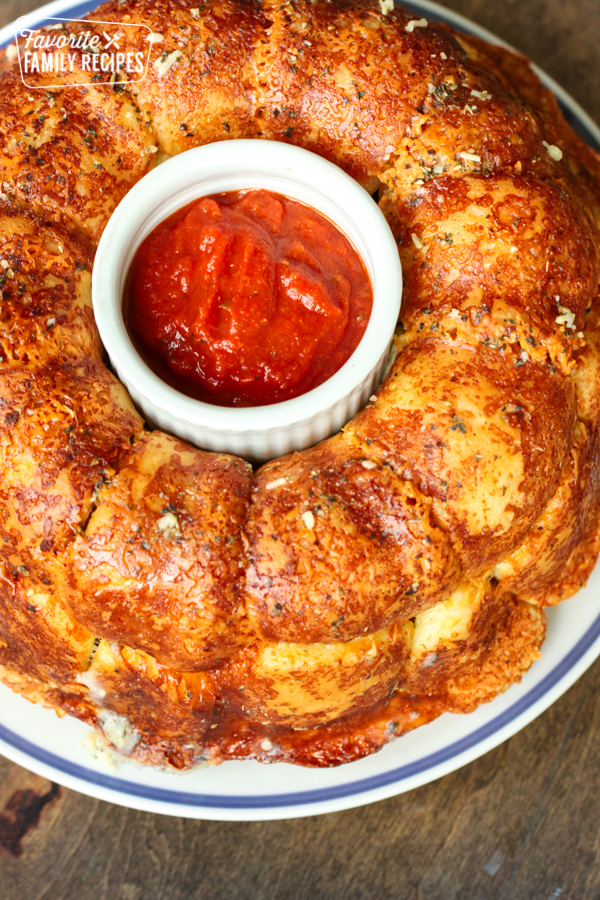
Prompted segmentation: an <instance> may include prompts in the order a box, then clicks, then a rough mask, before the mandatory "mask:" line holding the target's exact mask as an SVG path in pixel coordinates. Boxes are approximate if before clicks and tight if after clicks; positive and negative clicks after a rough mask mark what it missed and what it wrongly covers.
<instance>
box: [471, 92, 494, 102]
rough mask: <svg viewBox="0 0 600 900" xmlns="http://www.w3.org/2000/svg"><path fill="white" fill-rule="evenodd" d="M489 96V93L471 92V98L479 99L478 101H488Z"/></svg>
mask: <svg viewBox="0 0 600 900" xmlns="http://www.w3.org/2000/svg"><path fill="white" fill-rule="evenodd" d="M489 96H490V95H489V94H488V92H487V91H471V97H477V99H478V100H487V99H488V97H489Z"/></svg>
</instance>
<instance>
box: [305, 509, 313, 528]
mask: <svg viewBox="0 0 600 900" xmlns="http://www.w3.org/2000/svg"><path fill="white" fill-rule="evenodd" d="M302 521H303V522H304V524H305V525H306V527H307V528H308V530H309V531H312V530H313V528H314V527H315V517H314V516H313V514H312V513H311V512H310V510H309V511H308V512H305V513H302Z"/></svg>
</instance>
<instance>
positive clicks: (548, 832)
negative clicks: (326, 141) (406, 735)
mask: <svg viewBox="0 0 600 900" xmlns="http://www.w3.org/2000/svg"><path fill="white" fill-rule="evenodd" d="M37 5H39V0H3V2H2V5H1V7H0V22H1V23H2V24H4V23H5V22H8V21H10V20H11V19H14V18H16V17H17V16H18V15H22V14H23V13H24V12H27V11H28V10H29V9H33V8H34V7H35V6H37ZM445 5H447V6H449V7H452V8H453V9H455V10H457V11H459V12H461V13H463V14H465V15H467V16H469V17H470V18H472V19H473V20H475V21H476V22H479V23H481V24H482V25H485V26H486V27H488V28H489V29H491V30H492V31H494V32H495V33H496V34H498V35H500V36H501V37H503V38H505V39H506V40H508V41H509V42H510V43H512V44H513V45H514V46H516V47H518V48H520V49H521V50H522V51H524V52H525V53H526V54H527V55H528V56H530V57H531V59H533V60H534V61H535V62H537V63H539V64H540V65H541V66H542V67H543V68H545V69H546V71H548V72H549V73H551V74H552V75H553V76H554V77H555V78H556V79H557V80H558V81H559V82H560V83H561V84H563V85H564V86H565V87H566V89H567V90H568V91H570V92H571V94H572V95H573V96H574V97H575V98H576V99H577V100H578V101H579V102H580V103H581V104H582V106H583V107H584V108H585V109H586V110H587V111H588V112H589V113H590V114H591V115H592V116H594V117H595V118H596V120H600V78H599V75H600V2H599V0H445ZM599 728H600V662H598V663H597V664H596V665H595V666H594V667H593V668H592V669H591V670H590V671H589V672H588V673H587V674H586V675H585V676H584V677H583V678H582V679H581V680H580V681H579V682H578V683H577V684H576V685H575V686H574V687H573V688H572V689H571V690H570V691H569V692H568V693H567V694H566V695H565V696H564V697H563V698H562V699H561V700H560V701H559V702H558V703H556V704H555V705H554V706H553V707H552V708H551V709H550V710H548V712H546V713H545V714H544V715H543V716H541V717H540V718H539V719H538V720H537V721H536V722H534V723H533V724H532V725H530V726H529V727H528V728H526V729H525V730H524V731H523V732H521V733H520V734H518V735H516V736H515V737H514V738H512V739H511V740H510V741H508V742H507V743H505V744H504V745H503V746H501V747H499V748H498V749H496V750H494V751H492V752H491V753H488V754H487V756H484V757H483V758H482V759H479V760H477V761H476V762H474V763H472V764H471V765H470V766H467V767H466V768H464V769H462V770H460V771H459V772H455V773H454V774H452V775H448V776H447V777H446V778H443V779H441V780H440V781H437V782H435V783H434V784H430V785H427V786H426V787H423V788H420V789H419V790H416V791H413V792H412V793H409V794H404V795H402V796H400V797H396V798H394V799H392V800H387V801H384V802H382V803H377V804H375V805H372V806H369V807H365V808H362V809H357V810H352V811H350V812H345V813H337V814H334V815H329V816H321V817H314V818H308V819H299V820H296V821H293V820H292V821H284V822H272V823H264V824H263V823H255V824H228V823H213V822H194V821H188V820H185V819H174V818H167V817H163V816H153V815H149V814H144V813H139V812H132V811H129V810H125V809H121V808H120V807H117V806H111V805H109V804H107V803H102V802H100V801H97V800H90V799H88V798H87V797H83V796H81V795H79V794H76V793H73V792H71V791H68V790H65V789H64V788H60V787H58V786H56V785H52V784H50V783H49V782H47V781H44V780H43V779H41V778H38V777H37V776H35V775H31V774H30V773H29V772H27V771H25V770H24V769H21V768H19V767H18V766H15V765H12V764H11V763H9V762H7V761H5V760H2V759H1V758H0V810H2V812H1V813H0V900H42V898H44V900H91V898H93V900H221V898H227V900H236V898H257V900H258V898H263V897H264V898H269V900H283V898H286V900H287V898H290V900H317V898H332V900H334V898H335V900H337V898H344V900H359V898H360V900H371V898H373V900H396V898H398V900H412V898H425V900H438V898H439V900H454V898H456V900H518V898H523V900H538V898H539V900H558V898H560V900H567V898H569V900H571V898H573V900H575V898H577V900H584V898H599V897H600V731H599Z"/></svg>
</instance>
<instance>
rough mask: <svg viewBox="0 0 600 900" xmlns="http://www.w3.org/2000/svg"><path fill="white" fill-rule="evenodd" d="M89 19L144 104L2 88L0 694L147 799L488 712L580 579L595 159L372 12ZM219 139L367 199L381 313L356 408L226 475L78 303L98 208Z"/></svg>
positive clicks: (145, 5)
mask: <svg viewBox="0 0 600 900" xmlns="http://www.w3.org/2000/svg"><path fill="white" fill-rule="evenodd" d="M89 19H90V20H91V24H90V25H89V26H86V27H91V28H92V29H94V28H96V27H99V26H95V25H94V24H93V20H94V19H101V20H108V21H111V22H120V23H121V24H122V25H123V26H124V31H125V33H126V42H127V49H128V50H131V51H132V52H138V51H139V52H142V51H144V52H145V51H146V49H147V43H144V42H145V40H146V37H147V32H146V31H144V30H143V29H133V28H129V29H127V27H126V26H128V25H131V24H135V23H138V24H144V25H146V26H148V27H149V28H150V29H151V32H152V43H151V50H150V64H149V68H148V74H147V77H146V78H145V79H144V80H143V81H141V82H138V83H117V85H116V89H115V88H113V87H111V86H110V85H109V86H102V85H99V84H97V83H94V82H93V81H92V80H91V77H90V75H89V73H87V74H86V73H85V72H84V71H83V69H82V68H81V67H79V69H78V70H77V71H74V72H73V73H72V74H71V75H68V76H65V80H64V83H61V84H60V85H56V84H55V85H51V84H50V83H49V81H48V78H47V76H40V77H39V79H38V82H37V84H36V85H35V86H33V87H32V86H30V87H25V86H24V85H23V84H22V82H21V80H20V78H19V73H18V69H17V68H15V66H14V65H11V63H10V60H9V59H8V57H6V56H5V57H4V58H3V61H2V66H1V67H0V69H1V74H0V180H1V181H2V197H1V198H0V289H1V290H2V308H1V311H0V322H1V330H0V379H1V381H2V396H1V398H0V403H1V407H2V408H1V409H0V454H1V455H2V466H1V468H0V500H1V504H0V506H1V509H0V538H1V540H0V562H1V565H2V578H1V579H0V678H1V679H2V680H3V681H4V682H5V683H6V684H8V685H9V686H10V687H11V688H13V689H14V690H17V691H20V692H21V693H22V694H23V695H24V696H26V697H28V698H29V699H31V700H32V701H34V702H41V703H44V704H46V705H48V706H50V707H52V708H54V709H56V710H57V711H58V712H59V713H61V714H62V713H69V714H71V715H75V716H78V717H79V718H81V719H83V720H84V721H86V722H89V723H90V724H92V725H95V726H96V727H97V728H98V729H99V731H100V734H101V735H103V739H104V740H105V742H107V743H108V744H110V745H111V746H112V747H113V748H116V749H117V750H119V751H120V752H121V753H122V754H124V755H126V756H130V757H131V758H134V759H136V760H138V761H142V762H147V763H152V764H159V765H169V766H172V767H174V768H177V769H184V768H189V767H192V766H194V765H197V764H198V763H200V762H204V761H206V760H209V761H214V762H218V761H220V760H225V759H229V758H245V757H254V758H257V759H260V760H263V761H276V760H287V761H289V762H294V763H298V764H302V765H312V766H329V765H337V764H340V763H343V762H347V761H349V760H352V759H356V758H359V757H360V756H364V755H365V754H367V753H371V752H374V751H376V750H377V749H379V748H380V747H381V746H382V745H383V744H384V743H386V742H387V741H389V740H391V739H392V738H394V737H397V736H398V735H401V734H403V733H405V732H406V731H408V730H410V729H412V728H415V727H417V726H419V725H422V724H425V723H426V722H429V721H431V720H432V719H433V718H435V717H436V716H438V715H440V714H441V713H442V712H444V711H450V712H465V713H466V712H470V711H471V710H473V709H475V708H476V707H477V706H478V705H479V704H480V703H484V702H487V701H489V700H491V699H493V697H495V696H496V695H497V694H498V693H499V692H501V691H503V690H506V688H507V687H509V686H510V685H511V684H512V683H514V682H515V681H517V680H518V679H519V678H520V677H521V676H522V674H523V673H524V672H525V671H526V670H527V668H528V667H529V666H530V665H531V664H532V662H533V661H534V660H535V659H536V658H537V657H538V655H539V649H540V646H541V643H542V641H543V637H544V631H545V616H544V612H543V609H542V608H543V607H544V606H547V605H549V604H554V603H557V602H559V601H560V600H562V599H564V598H565V597H568V596H570V595H571V594H573V593H574V592H575V591H576V590H578V589H579V587H581V585H582V584H583V583H585V580H586V578H587V577H588V575H589V573H590V571H591V569H592V567H593V565H594V563H595V560H596V557H597V553H598V547H599V544H598V540H599V538H598V511H599V496H600V448H599V446H598V442H599V436H598V428H599V423H600V340H599V338H598V327H597V326H598V297H597V295H598V282H599V278H600V238H599V234H598V230H599V228H600V161H599V159H598V158H597V156H596V155H595V154H594V152H593V151H592V150H590V149H589V148H588V147H586V146H585V145H583V144H582V143H581V141H579V139H578V138H577V137H576V136H575V135H574V134H573V133H572V132H571V131H570V129H569V128H568V126H567V125H566V123H565V122H564V120H563V119H562V116H561V114H560V112H559V109H558V106H557V103H556V101H555V99H554V97H553V96H552V95H551V94H550V93H549V92H548V91H547V90H545V89H544V88H543V86H542V85H541V84H540V82H539V81H538V79H537V78H536V77H535V75H534V74H533V73H532V72H531V70H530V68H529V66H528V64H527V62H526V60H524V59H523V58H521V57H518V56H516V55H515V54H512V53H510V52H508V51H506V50H504V49H501V48H496V47H490V46H488V45H486V44H485V43H483V42H482V41H479V40H477V39H473V38H471V37H468V36H465V35H460V34H454V33H452V31H451V30H450V29H448V28H446V27H444V26H439V25H435V24H434V23H432V22H428V23H427V24H425V25H424V24H423V22H422V21H421V20H419V21H418V22H415V21H414V20H413V15H412V14H410V13H408V12H405V11H404V10H402V9H401V8H399V7H397V8H396V9H394V10H393V11H390V12H388V13H385V14H384V13H383V12H382V10H381V8H380V5H379V3H376V2H373V0H331V2H326V0H316V2H308V0H295V2H291V3H287V4H283V5H282V4H280V3H275V2H274V0H264V2H262V3H253V2H251V0H207V2H205V3H202V4H199V5H198V7H196V8H190V7H189V4H187V3H186V4H184V3H183V2H182V0H125V2H123V0H120V2H116V0H115V2H110V3H107V4H105V5H104V6H102V7H99V9H98V10H97V11H96V12H95V13H94V14H92V15H90V17H89ZM82 27H84V26H81V25H77V26H74V28H82ZM165 61H168V62H169V63H170V64H169V65H168V66H165ZM75 80H79V81H82V82H83V85H79V86H74V82H75ZM69 82H71V83H69ZM38 88H39V89H38ZM238 137H252V138H256V139H267V140H280V141H287V142H291V143H294V144H298V145H300V146H302V147H305V148H307V149H310V150H312V151H314V152H316V153H319V154H321V155H322V156H325V157H326V158H328V159H330V160H332V161H333V162H335V163H337V164H338V165H340V166H341V167H342V168H344V169H345V170H346V171H348V172H349V173H350V174H351V175H352V176H353V177H355V178H356V179H357V180H358V181H359V182H360V183H361V184H363V185H364V186H365V187H366V188H367V189H368V190H370V191H372V192H374V193H375V192H377V193H376V194H375V198H376V200H377V202H378V203H379V205H380V207H381V209H382V211H383V212H384V214H385V215H386V217H387V220H388V222H389V224H390V226H391V228H392V231H393V233H394V235H395V237H396V240H397V242H398V247H399V253H400V257H401V260H402V264H403V273H404V284H405V287H404V298H403V308H402V322H401V323H399V328H398V332H397V335H396V338H395V344H396V350H397V356H396V359H395V361H394V362H393V365H392V368H391V371H390V372H389V374H388V375H387V377H386V378H385V379H384V381H383V383H382V385H381V386H380V387H379V389H378V390H377V392H376V394H375V395H374V396H373V397H372V398H371V400H370V401H369V403H368V404H367V406H366V407H365V409H364V410H362V411H361V412H360V413H359V414H358V416H357V417H356V418H355V419H354V420H353V421H352V422H350V423H348V425H347V426H346V427H345V429H344V430H343V431H342V433H340V434H338V435H335V436H334V437H332V438H330V439H329V440H327V441H324V442H323V443H322V444H320V445H318V446H317V447H314V448H311V449H309V450H306V451H303V452H301V453H294V454H291V455H290V456H287V457H284V458H281V459H278V460H274V461H272V462H269V463H267V464H266V465H265V466H263V467H262V468H261V469H259V470H258V471H255V472H252V470H251V468H250V467H249V466H248V465H247V464H246V463H245V462H244V461H242V460H239V459H236V458H234V457H230V456H226V455H223V454H214V453H205V452H203V451H201V450H198V449H195V448H193V447H191V446H189V445H187V444H185V443H183V442H182V441H179V440H178V439H175V438H173V437H170V436H169V435H166V434H162V433H160V432H158V431H152V430H150V429H149V428H148V427H146V426H145V425H144V423H143V422H142V420H141V419H140V417H139V415H138V413H137V412H136V410H135V409H134V407H133V405H132V404H131V401H130V400H129V398H128V396H127V394H126V392H125V390H124V388H123V387H122V386H121V385H120V384H119V382H118V381H117V380H116V379H115V378H114V377H113V375H112V374H111V373H110V371H109V370H108V369H107V368H106V365H105V361H104V360H103V357H102V349H101V347H100V344H99V340H98V335H97V332H96V328H95V325H94V321H93V315H92V310H91V298H90V272H91V267H92V265H93V254H94V246H95V244H96V243H97V240H98V239H99V236H100V234H101V233H102V230H103V228H104V226H105V224H106V222H107V220H108V218H109V217H110V215H111V214H112V212H113V210H114V209H115V207H116V205H117V204H118V202H119V200H120V199H121V197H122V196H123V195H124V193H125V192H126V191H127V190H128V189H129V188H130V187H131V186H132V185H133V184H134V183H135V182H136V181H137V180H138V179H139V178H140V177H142V175H143V174H144V172H145V171H147V170H148V168H149V167H151V166H153V165H156V164H157V163H159V162H160V161H161V159H163V158H164V157H165V155H166V156H173V155H176V154H178V153H180V152H183V151H185V150H186V149H188V148H190V147H194V146H198V145H200V144H204V143H207V142H211V141H218V140H227V139H232V138H238Z"/></svg>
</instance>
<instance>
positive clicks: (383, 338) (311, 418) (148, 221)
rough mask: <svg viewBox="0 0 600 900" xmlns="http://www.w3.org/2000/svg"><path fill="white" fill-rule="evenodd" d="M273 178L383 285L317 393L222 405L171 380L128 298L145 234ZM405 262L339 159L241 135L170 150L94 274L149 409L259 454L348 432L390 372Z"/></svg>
mask: <svg viewBox="0 0 600 900" xmlns="http://www.w3.org/2000/svg"><path fill="white" fill-rule="evenodd" d="M246 188H264V189H266V190H271V191H276V192H277V193H279V194H284V195H285V196H287V197H291V198H292V199H294V200H299V201H300V202H302V203H305V204H306V205H308V206H311V207H312V208H313V209H316V210H318V211H319V212H321V213H322V214H323V215H325V216H326V217H327V218H328V219H329V220H330V221H332V222H334V223H335V224H336V225H337V226H338V228H339V229H340V230H341V231H342V232H343V233H344V234H345V235H346V236H347V237H348V239H349V240H350V241H351V242H352V244H353V245H354V247H355V248H356V250H357V251H358V253H359V254H360V255H361V257H362V259H363V261H364V263H365V266H366V268H367V271H368V273H369V277H370V279H371V284H372V287H373V308H372V312H371V317H370V319H369V323H368V325H367V328H366V331H365V334H364V335H363V338H362V340H361V341H360V343H359V345H358V347H357V348H356V350H355V351H354V353H353V354H352V356H351V357H350V359H349V360H348V361H347V362H346V363H345V364H344V365H343V366H342V367H341V369H339V370H338V371H337V372H336V373H335V374H334V375H332V376H331V378H329V379H328V380H327V381H325V382H324V383H323V384H321V385H319V386H318V387H316V388H314V389H313V390H312V391H308V393H306V394H303V395H301V396H300V397H295V398H294V399H293V400H286V401H285V402H283V403H275V404H272V405H271V406H255V407H246V408H231V407H224V406H213V405H212V404H209V403H203V402H201V401H199V400H194V399H193V398H191V397H187V396H185V395H184V394H181V393H180V392H179V391H177V390H175V389H174V388H172V387H170V386H169V385H168V384H165V382H164V381H162V380H161V379H160V378H159V377H158V376H157V375H155V374H154V372H152V370H151V369H150V368H149V367H148V366H147V365H146V364H145V363H144V362H143V361H142V359H141V358H140V356H139V355H138V353H137V351H136V350H135V348H134V346H133V343H132V341H131V339H130V338H129V335H128V333H127V331H126V329H125V324H124V321H123V312H122V296H123V289H124V284H125V279H126V276H127V272H128V269H129V266H130V264H131V261H132V259H133V256H134V254H135V252H136V250H137V248H138V247H139V245H140V244H141V242H142V241H143V240H144V238H146V237H147V236H148V234H150V232H151V231H152V230H153V229H154V228H155V227H156V226H157V225H158V224H159V222H161V221H163V219H166V218H167V217H168V216H170V215H171V214H172V213H174V212H175V211H176V210H178V209H180V208H181V207H182V206H185V205H186V204H187V203H190V202H191V201H192V200H194V199H196V198H197V197H203V196H206V195H208V194H216V193H221V192H223V191H239V190H244V189H246ZM401 295H402V270H401V267H400V260H399V256H398V248H397V246H396V242H395V240H394V238H393V236H392V233H391V231H390V228H389V226H388V224H387V222H386V221H385V218H384V217H383V215H382V213H381V211H380V210H379V208H378V207H377V204H376V203H374V201H373V199H372V197H370V195H369V194H368V193H367V192H366V191H365V190H364V189H363V188H362V187H360V185H359V184H358V183H357V182H356V181H354V179H352V178H350V176H349V175H346V173H345V172H343V171H342V170H341V169H340V168H338V167H337V166H335V165H333V164H332V163H330V162H327V161H326V160H324V159H322V158H321V157H320V156H317V155H316V154H314V153H310V152H309V151H307V150H302V149H300V148H299V147H295V146H292V145H290V144H282V143H277V142H274V141H262V140H232V141H223V142H219V143H214V144H207V145H205V146H204V147H197V148H194V149H193V150H188V151H186V152H185V153H183V154H181V155H180V156H177V157H175V158H173V159H170V160H168V161H167V162H165V163H163V164H162V165H160V166H158V167H157V168H156V169H153V170H152V171H151V172H149V173H148V174H147V175H145V176H144V178H142V180H141V181H139V182H138V183H137V184H136V185H135V186H134V187H133V188H132V190H131V191H129V193H128V194H127V195H126V196H125V198H124V199H123V200H122V201H121V203H120V204H119V206H118V207H117V209H116V210H115V212H114V213H113V215H112V216H111V218H110V221H109V222H108V225H107V227H106V229H105V231H104V234H103V235H102V238H101V240H100V244H99V246H98V250H97V253H96V259H95V262H94V270H93V276H92V296H93V304H94V314H95V317H96V322H97V324H98V328H99V330H100V336H101V338H102V341H103V343H104V346H105V348H106V350H107V352H108V355H109V357H110V360H111V363H112V365H113V366H114V368H115V370H116V372H117V374H118V376H119V378H120V379H121V381H122V382H123V384H124V385H125V386H126V387H127V389H128V390H129V392H130V394H131V396H132V398H133V400H134V401H135V403H137V405H138V406H139V407H140V409H141V410H142V412H143V413H144V415H145V416H146V418H147V419H148V420H149V421H150V422H151V423H152V424H154V425H157V426H158V427H159V428H161V429H162V430H164V431H168V432H171V433H174V434H177V435H178V436H179V437H181V438H183V439H184V440H187V441H190V442H191V443H193V444H196V445H197V446H199V447H202V448H205V449H207V450H219V451H222V452H227V453H235V454H236V455H238V456H244V457H248V458H249V459H252V460H256V461H260V460H265V459H271V458H273V457H275V456H280V455H281V454H283V453H289V452H290V451H292V450H300V449H303V448H304V447H309V446H310V445H311V444H315V443H317V441H320V440H323V439H324V438H326V437H328V436H329V435H330V434H333V433H334V432H335V431H337V430H339V429H340V428H341V427H342V425H344V424H345V423H346V422H347V421H348V420H349V419H351V418H352V416H353V415H355V413H356V412H357V411H358V410H359V409H360V407H361V406H363V405H364V404H365V403H366V402H367V400H368V398H369V396H370V395H371V393H372V392H373V389H374V388H375V386H376V385H377V384H378V383H379V380H380V379H381V374H382V371H383V367H384V365H385V362H386V360H387V358H388V354H389V349H390V343H391V340H392V336H393V332H394V329H395V327H396V323H397V320H398V314H399V311H400V299H401Z"/></svg>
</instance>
